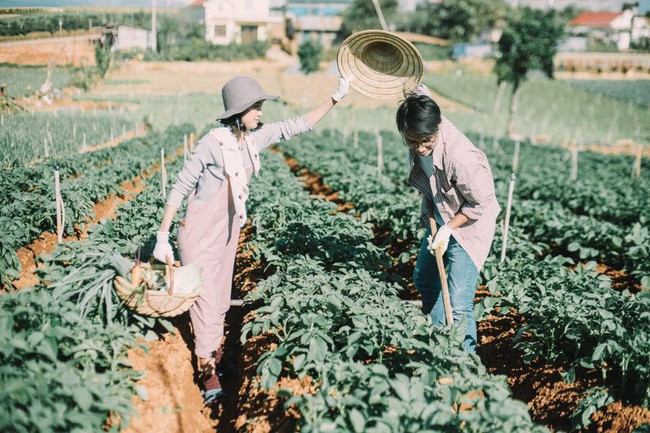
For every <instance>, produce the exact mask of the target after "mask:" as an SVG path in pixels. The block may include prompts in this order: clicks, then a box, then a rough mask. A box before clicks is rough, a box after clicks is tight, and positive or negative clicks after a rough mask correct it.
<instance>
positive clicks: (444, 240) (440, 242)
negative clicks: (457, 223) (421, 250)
mask: <svg viewBox="0 0 650 433" xmlns="http://www.w3.org/2000/svg"><path fill="white" fill-rule="evenodd" d="M453 232H454V231H453V230H452V229H451V228H450V227H449V226H448V225H447V224H445V225H444V226H442V227H440V228H439V229H438V232H437V233H436V236H435V237H434V238H433V240H432V239H431V236H429V246H428V249H429V251H430V252H431V254H434V255H435V253H436V250H437V249H440V253H441V254H444V253H445V251H447V246H448V245H449V238H450V237H451V235H452V234H453Z"/></svg>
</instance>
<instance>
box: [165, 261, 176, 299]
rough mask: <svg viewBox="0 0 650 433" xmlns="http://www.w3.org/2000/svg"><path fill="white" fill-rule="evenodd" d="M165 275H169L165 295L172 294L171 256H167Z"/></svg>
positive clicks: (172, 271) (172, 267)
mask: <svg viewBox="0 0 650 433" xmlns="http://www.w3.org/2000/svg"><path fill="white" fill-rule="evenodd" d="M165 258H166V259H167V276H168V277H169V289H167V296H170V297H171V296H172V293H173V292H174V264H173V263H172V258H171V257H169V256H167V257H165Z"/></svg>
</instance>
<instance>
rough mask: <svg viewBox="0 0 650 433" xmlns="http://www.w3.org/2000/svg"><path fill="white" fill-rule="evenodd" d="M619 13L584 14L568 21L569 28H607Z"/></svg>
mask: <svg viewBox="0 0 650 433" xmlns="http://www.w3.org/2000/svg"><path fill="white" fill-rule="evenodd" d="M620 15H621V13H620V12H584V13H581V14H580V15H578V16H577V17H575V18H574V19H572V20H571V21H569V25H570V26H587V27H608V26H609V25H610V24H611V22H612V21H614V20H615V19H616V18H618V17H619V16H620Z"/></svg>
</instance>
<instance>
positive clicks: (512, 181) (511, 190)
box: [500, 173, 517, 263]
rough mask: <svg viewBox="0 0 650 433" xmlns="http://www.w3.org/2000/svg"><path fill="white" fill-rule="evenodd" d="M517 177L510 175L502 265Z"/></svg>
mask: <svg viewBox="0 0 650 433" xmlns="http://www.w3.org/2000/svg"><path fill="white" fill-rule="evenodd" d="M516 180H517V176H516V175H515V174H514V173H512V174H511V175H510V185H509V186H508V204H507V206H506V223H505V227H504V228H503V242H502V244H501V261H500V262H501V263H503V261H504V260H505V259H506V247H507V246H508V230H509V229H510V210H511V209H512V197H513V195H514V191H515V181H516Z"/></svg>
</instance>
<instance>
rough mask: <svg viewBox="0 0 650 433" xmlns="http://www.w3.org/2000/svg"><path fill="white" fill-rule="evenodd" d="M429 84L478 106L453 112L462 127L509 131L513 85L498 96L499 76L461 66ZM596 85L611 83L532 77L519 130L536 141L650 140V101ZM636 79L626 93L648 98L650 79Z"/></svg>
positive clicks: (522, 101) (517, 118) (517, 121)
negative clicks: (479, 73)
mask: <svg viewBox="0 0 650 433" xmlns="http://www.w3.org/2000/svg"><path fill="white" fill-rule="evenodd" d="M424 82H425V83H426V84H427V85H429V86H430V87H431V88H433V89H434V90H435V91H436V92H438V93H440V94H441V95H443V96H445V97H447V98H450V99H452V100H455V101H458V102H460V103H462V104H465V105H466V106H468V107H472V108H473V109H474V110H475V111H474V112H472V113H466V112H462V113H450V112H448V113H447V115H448V116H449V117H450V118H452V120H454V121H455V122H456V123H457V124H459V125H460V126H461V127H462V128H465V129H466V130H471V131H476V132H478V133H483V134H486V135H497V136H502V135H503V134H504V131H505V124H506V121H507V111H508V107H509V106H510V95H511V94H510V87H507V88H506V89H505V90H506V91H505V92H503V94H502V95H501V97H498V86H497V80H496V78H495V77H494V76H490V77H484V76H476V75H472V74H468V73H466V72H464V71H461V70H458V71H449V72H447V73H444V74H429V75H427V76H426V77H425V79H424ZM595 83H599V84H597V85H598V86H603V88H606V87H607V85H608V83H609V82H605V81H604V80H600V81H595V80H594V81H592V82H589V86H590V88H589V89H587V88H586V87H585V86H583V85H580V87H578V85H571V84H568V83H566V82H564V81H558V80H549V79H547V78H542V77H536V78H530V79H528V80H526V81H525V82H524V83H523V84H522V88H521V96H520V100H519V107H518V110H517V112H516V113H515V115H514V126H515V132H516V133H518V134H521V135H523V136H525V137H529V138H531V139H532V138H534V137H538V136H539V137H544V139H546V140H550V141H552V142H555V143H561V142H563V141H565V140H574V139H575V140H578V141H587V142H593V143H600V144H615V143H616V142H617V141H619V140H633V141H636V142H647V141H648V140H649V139H650V127H649V126H648V119H650V110H649V106H648V104H645V105H642V104H637V103H630V102H631V100H630V99H622V98H621V97H615V96H614V95H610V94H608V93H606V92H605V91H599V90H595V89H597V87H596V84H595ZM632 83H635V84H630V85H629V86H628V87H626V92H627V93H628V94H630V95H632V94H633V93H637V94H638V98H641V99H644V100H646V101H647V100H648V98H650V97H649V96H648V95H647V93H648V90H650V87H648V84H650V83H649V82H639V81H635V82H632ZM610 86H612V89H613V88H614V87H613V85H611V84H610ZM621 88H622V86H621ZM598 89H599V87H598ZM644 93H645V94H644ZM497 101H498V103H497ZM495 108H496V109H495Z"/></svg>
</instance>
